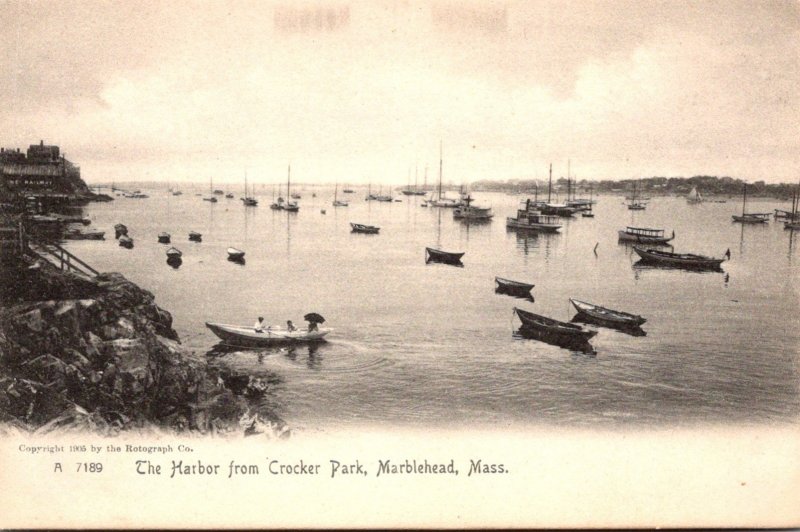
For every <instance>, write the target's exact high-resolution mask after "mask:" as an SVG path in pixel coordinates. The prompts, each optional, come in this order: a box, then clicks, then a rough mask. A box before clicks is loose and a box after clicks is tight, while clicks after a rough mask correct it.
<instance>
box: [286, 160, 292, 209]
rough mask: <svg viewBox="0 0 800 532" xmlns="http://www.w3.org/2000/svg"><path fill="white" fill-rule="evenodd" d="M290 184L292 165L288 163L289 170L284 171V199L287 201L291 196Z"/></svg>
mask: <svg viewBox="0 0 800 532" xmlns="http://www.w3.org/2000/svg"><path fill="white" fill-rule="evenodd" d="M291 186H292V165H291V164H290V165H289V170H288V171H287V172H286V201H289V198H291V197H292V195H291V193H290V192H289V189H290V188H291Z"/></svg>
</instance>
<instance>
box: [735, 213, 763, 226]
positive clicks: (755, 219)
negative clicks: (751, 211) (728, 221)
mask: <svg viewBox="0 0 800 532" xmlns="http://www.w3.org/2000/svg"><path fill="white" fill-rule="evenodd" d="M731 218H732V219H733V221H734V222H737V223H740V224H765V223H767V219H766V218H762V217H759V216H738V215H735V214H734V215H733V216H731Z"/></svg>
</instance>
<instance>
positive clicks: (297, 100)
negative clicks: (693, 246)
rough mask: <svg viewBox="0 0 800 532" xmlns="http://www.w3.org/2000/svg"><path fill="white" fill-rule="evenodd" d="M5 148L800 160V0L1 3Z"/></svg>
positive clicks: (317, 176) (213, 154)
mask: <svg viewBox="0 0 800 532" xmlns="http://www.w3.org/2000/svg"><path fill="white" fill-rule="evenodd" d="M0 11H1V12H2V13H3V21H4V22H3V26H4V28H3V30H2V31H0V102H2V103H0V145H1V146H4V147H7V148H17V147H19V148H22V149H23V150H24V149H26V147H27V146H28V145H29V144H32V143H38V142H39V140H40V139H42V140H44V141H45V143H46V144H56V145H59V146H61V149H62V151H63V152H64V153H65V154H66V156H67V158H68V159H70V160H71V161H73V162H75V163H77V164H79V165H80V166H81V171H82V175H83V177H84V179H85V180H86V181H87V182H89V183H99V182H109V181H111V180H116V181H125V180H140V181H162V182H169V183H178V182H183V181H199V182H204V181H207V180H209V179H212V178H213V179H214V182H215V183H240V182H242V181H243V179H244V175H245V173H247V176H248V179H249V181H250V182H251V183H273V182H280V181H283V180H284V179H285V177H286V173H287V167H288V165H290V164H291V167H292V180H293V181H295V180H296V181H298V182H306V183H323V182H326V183H333V182H339V183H351V184H366V183H373V184H379V183H385V184H389V183H394V184H404V183H408V182H409V181H410V182H412V183H413V182H414V180H415V175H416V179H417V180H418V182H419V183H422V182H423V180H424V176H425V172H426V168H427V175H428V181H429V182H434V181H436V180H437V179H438V172H439V147H440V142H441V146H442V154H443V178H444V180H445V181H446V182H451V183H456V184H468V183H470V182H474V181H477V180H483V179H501V180H504V179H523V178H531V177H538V178H545V177H546V176H547V171H548V164H549V163H553V175H554V176H566V175H567V173H568V169H569V173H570V174H571V175H572V176H574V177H577V178H579V179H630V178H636V177H648V176H685V177H689V176H692V175H719V176H723V175H728V176H732V177H737V178H741V179H746V180H749V181H756V180H765V181H767V182H780V181H786V182H795V181H797V179H798V177H800V171H798V170H800V145H799V144H800V137H799V136H798V134H799V133H800V127H798V126H799V125H800V124H799V122H800V120H799V119H800V105H798V104H800V101H799V100H800V90H798V87H800V70H799V68H800V61H798V59H800V57H799V56H800V54H799V53H798V51H799V50H800V3H798V2H789V1H779V2H767V1H764V2H756V1H737V0H724V1H680V0H674V1H673V0H670V1H667V2H659V1H647V2H640V1H625V0H619V1H590V0H586V1H584V0H581V1H569V0H563V1H545V0H542V1H537V0H530V1H527V0H526V1H505V2H500V1H489V0H485V1H477V0H462V1H458V2H456V1H449V0H448V1H445V0H442V1H430V2H428V1H412V0H409V1H402V0H385V1H381V0H377V1H366V0H364V1H346V0H341V1H336V2H326V1H324V0H320V1H316V2H312V1H310V0H303V1H293V2H269V1H254V2H248V1H214V0H211V1H204V2H191V1H182V2H167V1H163V2H148V1H132V0H131V1H129V0H122V1H119V2H100V1H69V0H67V1H59V2H44V1H15V0H11V1H3V0H0Z"/></svg>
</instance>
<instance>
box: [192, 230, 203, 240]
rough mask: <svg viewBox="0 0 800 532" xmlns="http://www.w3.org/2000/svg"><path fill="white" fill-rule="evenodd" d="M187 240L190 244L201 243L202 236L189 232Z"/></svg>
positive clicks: (195, 232)
mask: <svg viewBox="0 0 800 532" xmlns="http://www.w3.org/2000/svg"><path fill="white" fill-rule="evenodd" d="M189 240H191V241H192V242H202V241H203V235H201V234H200V233H198V232H197V231H189Z"/></svg>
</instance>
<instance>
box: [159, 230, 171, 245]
mask: <svg viewBox="0 0 800 532" xmlns="http://www.w3.org/2000/svg"><path fill="white" fill-rule="evenodd" d="M170 239H171V237H170V234H169V233H159V234H158V242H159V243H160V244H169V242H170Z"/></svg>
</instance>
